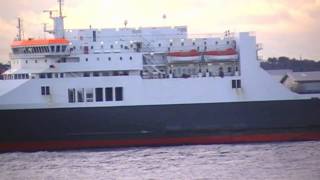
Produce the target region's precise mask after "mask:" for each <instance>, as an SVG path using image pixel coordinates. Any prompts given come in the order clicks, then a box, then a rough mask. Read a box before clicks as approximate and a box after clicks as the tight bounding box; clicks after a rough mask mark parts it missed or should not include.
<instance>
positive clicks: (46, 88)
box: [41, 86, 50, 96]
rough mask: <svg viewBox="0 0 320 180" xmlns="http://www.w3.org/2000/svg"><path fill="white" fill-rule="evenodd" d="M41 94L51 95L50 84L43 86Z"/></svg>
mask: <svg viewBox="0 0 320 180" xmlns="http://www.w3.org/2000/svg"><path fill="white" fill-rule="evenodd" d="M41 95H43V96H48V95H50V87H49V86H41Z"/></svg>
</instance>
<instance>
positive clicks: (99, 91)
mask: <svg viewBox="0 0 320 180" xmlns="http://www.w3.org/2000/svg"><path fill="white" fill-rule="evenodd" d="M102 101H103V88H96V102H102Z"/></svg>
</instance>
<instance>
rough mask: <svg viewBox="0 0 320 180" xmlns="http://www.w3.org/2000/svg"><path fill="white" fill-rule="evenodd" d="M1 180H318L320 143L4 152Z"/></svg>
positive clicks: (1, 163)
mask: <svg viewBox="0 0 320 180" xmlns="http://www.w3.org/2000/svg"><path fill="white" fill-rule="evenodd" d="M0 179H5V180H6V179H281V180H285V179H290V180H294V179H297V180H300V179H302V180H313V179H314V180H320V142H296V143H271V144H242V145H201V146H176V147H158V148H128V149H99V150H86V151H64V152H35V153H6V154H0Z"/></svg>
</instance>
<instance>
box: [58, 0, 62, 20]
mask: <svg viewBox="0 0 320 180" xmlns="http://www.w3.org/2000/svg"><path fill="white" fill-rule="evenodd" d="M58 3H59V15H60V17H62V3H63V0H58Z"/></svg>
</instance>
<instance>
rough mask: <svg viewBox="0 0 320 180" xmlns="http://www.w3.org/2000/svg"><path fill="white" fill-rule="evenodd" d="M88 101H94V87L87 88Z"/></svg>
mask: <svg viewBox="0 0 320 180" xmlns="http://www.w3.org/2000/svg"><path fill="white" fill-rule="evenodd" d="M86 101H87V102H93V89H92V88H88V89H86Z"/></svg>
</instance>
